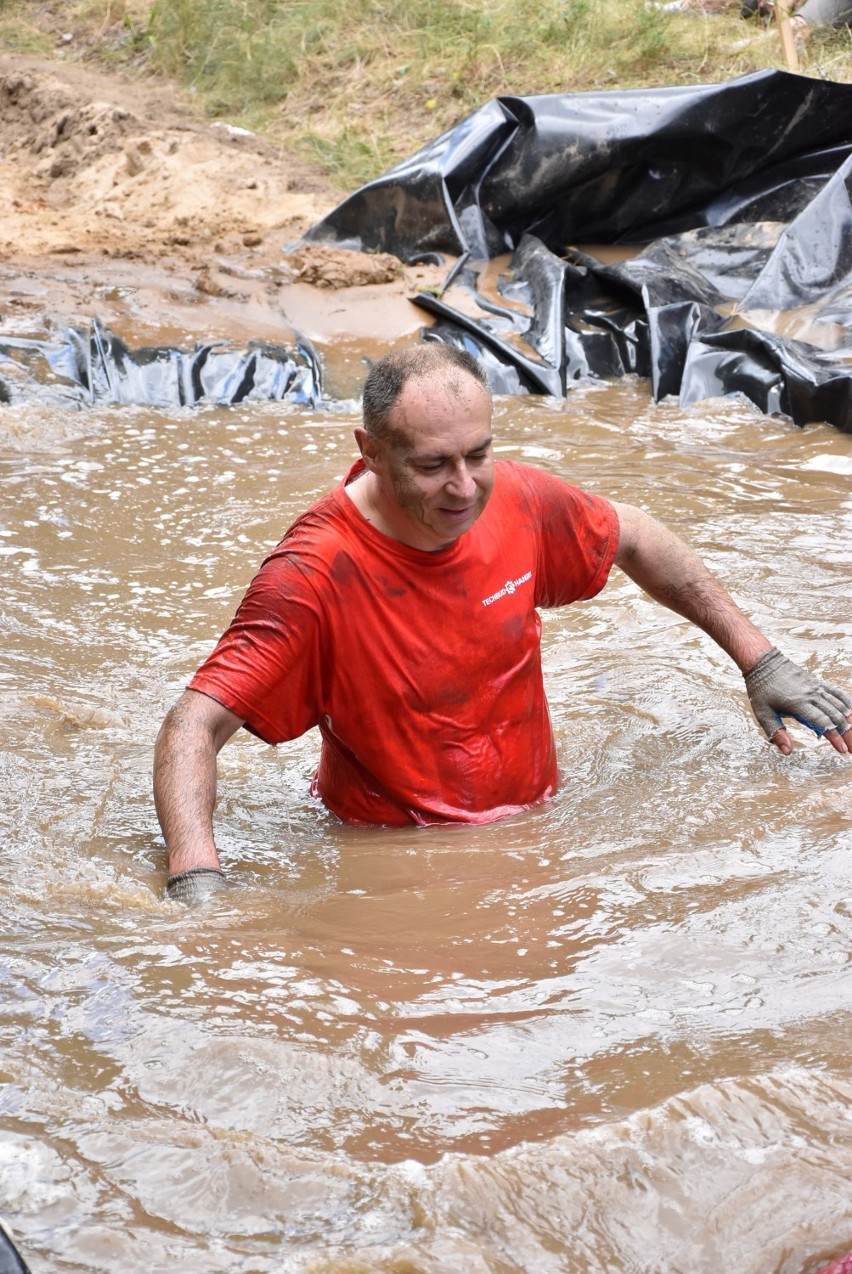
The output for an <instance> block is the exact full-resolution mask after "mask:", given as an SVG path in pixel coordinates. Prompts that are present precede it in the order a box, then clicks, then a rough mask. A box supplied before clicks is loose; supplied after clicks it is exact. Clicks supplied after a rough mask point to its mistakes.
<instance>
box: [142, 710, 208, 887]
mask: <svg viewBox="0 0 852 1274" xmlns="http://www.w3.org/2000/svg"><path fill="white" fill-rule="evenodd" d="M217 744H218V741H217V738H216V735H215V733H214V732H213V731H212V730H211V729H210V728H209V727H207V726H206V725H205V724H204V723H203V722H199V720H198V719H197V714H193V713H192V712H191V711H190V710H188V708H187V704H186V702H185V700H180V701H179V702H178V703H177V704H176V705H175V707H174V708H172V710H171V712H169V714H168V716H167V717H166V719H165V721H164V722H163V725H162V727H161V729H160V733H159V735H158V737H157V743H156V747H155V750H154V804H155V806H156V810H157V817H158V819H159V820H160V827H161V828H162V831H163V837H164V839H165V842H166V848H167V849H168V854H169V874H170V875H172V876H173V875H176V874H177V873H179V872H184V871H188V870H189V869H190V868H191V867H214V868H218V867H219V857H218V854H217V852H216V845H215V843H214V840H213V810H214V808H215V805H216V757H217V754H218V745H217Z"/></svg>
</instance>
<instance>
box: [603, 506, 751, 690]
mask: <svg viewBox="0 0 852 1274" xmlns="http://www.w3.org/2000/svg"><path fill="white" fill-rule="evenodd" d="M616 509H617V511H618V515H619V523H620V527H621V534H620V540H619V549H618V553H617V555H616V559H615V560H616V563H617V565H618V566H620V567H621V569H622V570H623V571H624V572H625V574H626V575H629V576H630V578H631V579H632V580H633V581H634V582H635V583H636V584H638V585H639V587H640V588H641V589H643V590H644V592H646V593H647V594H648V595H649V596H650V597H653V598H654V600H655V601H657V602H659V603H660V604H661V605H663V606H666V607H668V609H669V610H672V611H674V612H675V613H676V614H678V615H683V617H684V618H685V619H688V620H690V621H691V622H692V623H693V624H697V625H698V627H699V628H702V629H703V630H704V632H706V633H707V634H708V636H710V637H712V638H713V640H714V641H715V642H716V643H717V644H718V645H719V646H721V647H722V649H723V650H724V651H726V652H727V654H729V655H730V657H731V658H732V659H733V660H734V662H735V663H736V664H737V666H738V667H739V668H740V669H741V671H742V672H749V671H750V670H751V669H752V668H753V667H754V666H755V664H756V663H757V662H758V660H759V659H760V657H761V655H763V654H764V653H765V652H766V651H767V650H769V649H770V647H771V645H772V643H771V642H770V641H769V639H768V638H767V637H766V636H765V635H764V634H763V633H762V632H761V631H760V629H759V628H757V627H756V626H755V624H753V623H752V621H751V620H750V619H749V618H748V616H746V615H745V614H743V612H742V611H741V610H740V608H739V607H738V606H737V604H736V602H735V601H734V600H733V598H732V597H731V596H730V594H729V593H728V591H727V590H726V589H725V588H724V586H723V585H722V584H721V583H720V582H719V580H717V579H716V577H715V576H714V575H711V573H710V571H708V570H707V568H706V566H704V564H703V563H702V561H701V559H700V558H699V557H698V556H697V554H696V553H694V552H693V550H692V549H691V548H690V547H689V546H688V545H687V544H685V543H684V542H683V540H681V539H679V538H678V537H677V536H676V535H675V534H674V533H673V532H672V531H669V530H668V529H667V528H666V527H664V526H662V525H661V524H660V523H659V522H657V521H655V520H654V519H653V518H651V517H648V515H647V514H645V513H642V512H641V510H639V509H635V508H633V507H632V506H631V505H616Z"/></svg>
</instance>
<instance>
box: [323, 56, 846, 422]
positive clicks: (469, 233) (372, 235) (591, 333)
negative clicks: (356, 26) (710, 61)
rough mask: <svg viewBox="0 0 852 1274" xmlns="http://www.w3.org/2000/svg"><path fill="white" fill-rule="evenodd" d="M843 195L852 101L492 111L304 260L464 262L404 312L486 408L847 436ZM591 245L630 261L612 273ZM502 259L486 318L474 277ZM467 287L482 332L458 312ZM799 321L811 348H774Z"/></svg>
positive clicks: (786, 87) (581, 104) (787, 86)
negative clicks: (742, 421)
mask: <svg viewBox="0 0 852 1274" xmlns="http://www.w3.org/2000/svg"><path fill="white" fill-rule="evenodd" d="M850 182H852V86H850V85H845V84H834V83H829V82H825V81H821V80H817V79H810V78H806V77H804V76H795V75H790V74H787V73H785V72H779V71H771V72H764V73H761V74H757V75H751V76H745V77H743V78H741V79H738V80H734V81H732V82H730V83H727V84H711V85H697V86H694V87H685V88H680V87H679V88H659V89H649V90H635V91H631V92H613V93H580V94H559V95H551V96H543V97H523V98H522V97H505V98H499V99H496V100H494V101H492V102H490V103H489V104H488V105H486V106H485V107H483V108H482V109H481V110H479V111H477V112H475V113H474V114H473V115H471V116H470V117H469V118H468V119H466V120H464V121H463V122H462V123H460V124H459V125H458V126H457V127H456V128H454V129H452V130H451V131H450V132H448V133H445V134H444V135H443V136H442V137H440V138H438V139H437V140H436V141H434V142H432V143H431V144H430V145H428V146H426V147H424V148H423V149H422V150H420V151H418V152H417V154H415V155H413V156H412V157H411V158H410V159H408V160H406V161H405V162H404V163H402V164H399V165H397V166H396V167H395V168H393V169H391V170H390V171H389V172H387V173H386V174H385V175H384V176H382V177H380V178H378V179H377V180H376V181H374V182H371V183H370V184H369V185H367V186H364V187H363V188H362V189H361V190H358V191H356V192H355V193H354V194H353V195H351V196H350V197H349V198H348V199H346V200H345V201H344V202H343V203H342V204H340V205H339V207H337V208H336V209H334V211H332V212H331V213H330V214H329V215H328V216H327V217H325V218H324V219H323V220H322V221H320V222H319V223H318V224H317V225H315V226H314V227H312V229H311V230H310V231H309V233H308V234H307V236H306V239H307V241H308V242H314V243H323V242H332V243H336V244H339V245H344V246H349V247H352V248H357V249H360V250H367V251H387V252H393V253H395V254H396V255H397V256H399V257H401V258H402V259H403V260H405V261H409V262H413V261H416V260H418V259H422V258H424V257H428V256H434V254H436V253H438V254H447V255H449V256H452V257H455V258H458V260H457V261H455V263H454V264H453V267H452V270H451V276H452V281H451V286H450V278H449V276H448V286H447V288H446V290H445V292H444V294H443V295H442V296H436V295H434V294H431V293H424V294H422V295H420V296H418V297H416V298H414V299H415V301H416V303H417V304H419V305H421V306H422V307H423V308H424V310H427V311H429V312H430V314H432V316H433V317H434V319H435V323H434V325H433V326H432V327H431V328H430V329H429V331H428V332H427V333H426V335H427V336H428V338H429V339H440V340H446V341H452V342H455V343H458V344H463V345H465V346H466V347H468V348H470V349H472V350H473V352H475V353H477V354H479V355H480V356H481V357H482V358H483V359H484V361H485V363H486V365H487V367H488V369H489V375H490V376H491V379H492V383H493V385H494V387H495V389H497V390H498V391H501V392H506V393H519V392H533V393H547V394H555V395H561V394H564V393H565V392H566V390H567V389H568V388H569V386H570V384H571V382H573V381H576V380H578V379H581V378H583V377H586V376H615V375H620V374H623V373H625V372H635V373H637V374H639V375H642V376H648V377H650V380H651V385H652V391H653V393H654V395H655V397H657V398H661V397H663V396H665V395H667V394H678V395H679V396H680V399H681V401H682V402H683V403H684V404H690V403H693V402H697V401H700V400H702V399H704V398H708V397H712V396H715V395H718V394H729V393H735V392H740V393H743V394H746V395H747V396H748V397H749V398H750V399H751V400H752V401H753V402H755V403H756V404H757V405H758V406H759V407H760V408H761V410H763V411H767V412H783V413H786V414H788V415H790V416H791V417H792V418H793V420H795V421H796V422H797V423H798V424H804V423H806V422H808V421H827V422H829V423H831V424H834V425H836V426H837V427H838V428H840V429H843V430H846V431H852V234H850V230H852V208H850V189H852V187H850ZM583 244H586V245H625V244H631V245H641V250H639V251H638V252H637V253H636V254H635V255H632V256H631V257H630V258H629V259H627V260H624V261H622V262H620V263H618V264H606V263H604V262H602V261H601V260H600V259H598V257H596V256H595V255H594V253H593V251H591V250H588V251H582V250H580V249H579V248H578V247H577V245H583ZM504 253H510V254H511V258H510V260H509V263H508V266H507V268H506V270H505V273H504V275H503V276H502V278H501V282H500V285H499V289H498V293H499V294H498V296H497V297H496V299H495V297H494V296H493V295H488V296H485V295H483V294H482V293H481V291H480V289H479V287H478V283H479V280H480V277H481V273H482V270H481V263H482V262H485V261H488V260H490V259H493V258H494V257H495V256H500V255H502V254H504ZM459 287H461V288H464V289H465V290H466V291H467V292H468V293H469V294H470V296H472V297H473V298H474V299H475V300H476V302H477V305H478V314H477V317H475V318H472V317H471V316H470V312H469V311H470V306H469V305H467V306H464V307H459V306H458V305H455V306H454V305H453V304H452V303H451V296H452V289H454V288H459ZM790 311H794V312H796V313H800V314H801V318H802V323H801V324H800V326H801V328H802V330H803V331H805V332H806V333H807V337H808V339H807V340H805V339H801V338H800V339H791V338H790V337H789V336H788V335H783V334H778V332H777V330H776V329H777V327H778V326H779V325H778V324H777V323H776V322H775V319H776V318H777V316H778V315H779V314H781V313H788V312H790ZM805 319H807V323H805V321H804V320H805ZM786 326H787V327H788V328H789V324H788V325H786ZM794 328H795V325H794Z"/></svg>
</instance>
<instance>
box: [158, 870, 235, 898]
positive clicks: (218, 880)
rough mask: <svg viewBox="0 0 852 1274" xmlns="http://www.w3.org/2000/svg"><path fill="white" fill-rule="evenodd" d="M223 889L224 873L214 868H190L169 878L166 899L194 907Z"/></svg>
mask: <svg viewBox="0 0 852 1274" xmlns="http://www.w3.org/2000/svg"><path fill="white" fill-rule="evenodd" d="M224 888H225V873H224V872H223V871H217V870H216V868H215V867H190V869H189V871H182V872H180V873H179V874H178V875H177V876H169V879H168V881H167V882H166V897H167V898H170V899H171V900H172V902H183V903H186V905H187V906H188V907H194V906H196V905H197V904H198V903H201V902H209V901H210V899H211V898H212V897H213V896H214V895H215V894H218V892H219V890H220V889H224Z"/></svg>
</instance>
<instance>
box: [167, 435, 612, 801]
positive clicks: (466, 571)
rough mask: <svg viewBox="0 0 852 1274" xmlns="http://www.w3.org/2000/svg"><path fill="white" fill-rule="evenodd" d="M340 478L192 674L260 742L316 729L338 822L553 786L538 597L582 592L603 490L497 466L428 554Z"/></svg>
mask: <svg viewBox="0 0 852 1274" xmlns="http://www.w3.org/2000/svg"><path fill="white" fill-rule="evenodd" d="M362 471H363V463H362V462H361V461H359V462H358V463H357V464H355V465H354V466H353V468H352V469H351V470H350V472H349V473H348V474H347V476H346V478H345V479H344V481H343V482H342V483H341V485H340V486H339V487H337V488H336V489H335V490H334V491H332V492H330V493H329V494H328V495H326V496H324V497H323V498H322V499H321V500H319V501H318V502H317V504H315V505H314V506H313V507H312V508H311V509H309V510H308V511H307V512H306V513H304V514H303V515H302V516H301V517H300V518H298V519H297V521H296V522H294V523H293V525H292V526H291V527H290V529H289V531H288V532H287V534H286V535H285V537H284V539H283V540H282V541H281V543H280V544H279V545H278V547H277V548H276V549H275V550H274V552H273V553H271V554H270V556H269V557H268V558H267V559H266V561H265V562H264V563H263V565H262V567H261V568H260V571H259V572H258V574H257V575H256V576H255V578H254V580H253V581H252V583H251V585H250V587H249V589H248V592H247V593H246V595H245V597H244V598H243V600H242V602H241V603H240V606H239V609H238V611H237V613H236V615H235V617H234V620H233V622H232V623H231V626H230V627H229V628H228V630H227V632H226V633H225V634H224V635H223V636H222V638H221V639H220V641H219V643H218V645H217V646H216V648H215V650H214V651H213V653H212V654H211V655H210V657H209V658H208V659H207V660H206V662H205V663H204V664H203V665H202V667H201V668H200V669H199V670H198V672H197V673H196V674H195V676H194V677H193V679H192V681H191V682H190V688H191V689H192V690H200V691H202V692H203V693H204V694H206V695H210V696H211V697H212V698H213V699H216V700H217V701H218V702H219V703H221V704H223V705H224V706H225V707H226V708H228V709H230V711H231V712H233V713H235V714H236V715H237V716H238V717H240V718H242V719H243V720H244V721H245V722H246V725H247V726H248V728H249V729H250V730H252V731H253V732H254V733H255V734H257V735H259V736H260V737H261V738H262V739H264V740H266V742H267V743H281V742H283V741H284V740H285V739H294V738H296V737H298V736H299V735H301V734H303V733H304V732H305V731H306V730H309V729H310V728H311V726H318V727H319V730H320V733H321V734H322V752H321V757H320V763H319V769H318V770H317V773H316V775H315V777H314V784H313V790H314V792H315V793H317V794H318V795H319V796H320V797H321V798H322V800H323V801H324V802H325V804H326V805H327V806H328V807H329V809H331V810H333V811H334V813H335V814H338V815H339V816H340V818H342V819H344V820H345V821H346V822H348V823H391V824H405V823H418V824H428V823H446V822H466V823H484V822H488V821H490V820H492V819H495V818H501V817H504V816H505V815H508V814H514V813H517V812H518V811H519V810H523V809H528V808H529V807H530V806H531V805H536V804H538V803H539V802H541V801H543V800H546V799H547V798H548V797H549V796H552V795H553V793H554V792H555V791H556V753H555V747H554V741H553V733H552V730H551V725H550V715H549V713H548V708H547V702H546V699H545V695H544V685H543V681H542V673H541V656H540V650H539V646H540V636H541V620H540V618H539V615H538V612H537V610H536V607H537V606H561V605H564V604H565V603H567V602H574V601H580V600H582V599H585V598H589V597H593V596H594V595H595V594H596V593H597V592H599V591H600V589H601V588H602V587H603V586H604V584H605V583H606V579H607V576H608V574H609V570H610V567H611V565H612V561H613V557H614V555H615V552H616V548H617V545H618V518H617V515H616V512H615V509H614V508H613V507H612V505H611V504H610V503H609V501H608V500H604V499H602V498H601V497H599V496H594V495H590V494H589V493H588V492H585V491H580V490H579V489H578V488H576V487H572V486H569V485H568V484H567V483H566V482H563V481H562V480H561V479H559V478H555V477H552V476H550V475H549V474H546V473H543V472H542V471H541V470H539V469H533V468H529V467H527V466H526V465H519V464H515V463H513V462H511V461H505V460H504V461H498V462H497V464H496V465H495V481H494V489H493V492H492V494H491V498H490V500H489V501H488V503H487V505H486V506H485V509H484V511H483V513H482V514H481V516H480V517H479V518H478V520H477V521H476V522H475V523H474V525H473V526H472V527H471V529H470V530H469V531H467V532H465V533H464V534H463V535H461V536H460V537H459V538H458V539H457V540H456V541H455V542H454V543H453V544H450V545H449V546H448V547H447V548H443V549H438V550H437V551H435V552H425V551H423V550H420V549H414V548H409V547H408V546H407V545H405V544H400V543H398V542H397V541H396V540H392V539H389V538H388V537H387V536H386V535H383V534H382V533H381V532H380V531H377V530H376V529H375V527H373V526H372V525H371V524H370V523H369V522H368V521H367V520H366V519H365V518H364V517H363V516H362V515H361V513H360V512H359V511H358V509H357V508H356V507H355V505H354V504H353V502H352V501H351V500H350V499H349V496H348V495H346V493H345V492H344V489H343V488H344V486H345V485H346V483H347V482H349V481H351V480H352V479H353V478H354V477H357V476H358V474H359V473H361V472H362Z"/></svg>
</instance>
